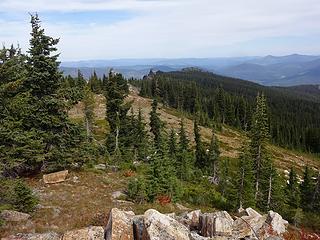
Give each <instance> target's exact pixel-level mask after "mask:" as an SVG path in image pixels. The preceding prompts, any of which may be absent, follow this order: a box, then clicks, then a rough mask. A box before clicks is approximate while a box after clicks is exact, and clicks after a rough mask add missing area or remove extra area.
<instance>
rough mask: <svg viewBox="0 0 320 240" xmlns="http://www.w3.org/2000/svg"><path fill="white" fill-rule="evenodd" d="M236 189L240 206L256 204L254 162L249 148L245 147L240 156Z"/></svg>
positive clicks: (245, 206)
mask: <svg viewBox="0 0 320 240" xmlns="http://www.w3.org/2000/svg"><path fill="white" fill-rule="evenodd" d="M237 173H238V174H237V176H238V177H237V178H236V179H235V180H236V183H235V185H236V190H237V193H238V194H237V197H238V200H237V204H238V207H239V208H242V207H243V208H247V207H254V206H255V199H254V175H253V163H252V159H251V155H250V154H249V152H248V150H247V149H244V151H243V153H242V154H241V155H240V158H239V166H238V172H237Z"/></svg>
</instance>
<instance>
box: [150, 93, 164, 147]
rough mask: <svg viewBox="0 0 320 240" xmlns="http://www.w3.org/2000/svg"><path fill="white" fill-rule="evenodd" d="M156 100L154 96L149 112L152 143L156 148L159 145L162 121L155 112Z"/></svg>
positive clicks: (156, 107)
mask: <svg viewBox="0 0 320 240" xmlns="http://www.w3.org/2000/svg"><path fill="white" fill-rule="evenodd" d="M157 109H158V100H157V99H156V98H155V99H153V102H152V110H151V112H150V131H151V133H152V134H153V139H154V145H155V146H156V147H157V148H160V147H161V128H162V122H161V120H160V117H159V114H158V113H157Z"/></svg>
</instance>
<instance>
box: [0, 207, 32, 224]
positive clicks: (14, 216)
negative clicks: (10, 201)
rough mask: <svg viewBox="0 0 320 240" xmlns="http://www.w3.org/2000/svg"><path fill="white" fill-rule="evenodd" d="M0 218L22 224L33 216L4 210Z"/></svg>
mask: <svg viewBox="0 0 320 240" xmlns="http://www.w3.org/2000/svg"><path fill="white" fill-rule="evenodd" d="M0 218H1V219H3V220H4V221H7V222H22V221H27V220H28V219H30V218H31V216H30V215H29V214H27V213H22V212H17V211H11V210H3V211H2V212H1V213H0Z"/></svg>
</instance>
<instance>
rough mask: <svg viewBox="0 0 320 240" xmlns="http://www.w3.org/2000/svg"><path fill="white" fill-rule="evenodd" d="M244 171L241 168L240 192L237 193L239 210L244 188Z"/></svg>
mask: <svg viewBox="0 0 320 240" xmlns="http://www.w3.org/2000/svg"><path fill="white" fill-rule="evenodd" d="M243 185H244V169H243V168H242V174H241V185H240V191H239V209H241V208H242V203H243V202H242V193H243V188H244V186H243Z"/></svg>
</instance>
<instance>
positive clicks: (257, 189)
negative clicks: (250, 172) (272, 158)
mask: <svg viewBox="0 0 320 240" xmlns="http://www.w3.org/2000/svg"><path fill="white" fill-rule="evenodd" d="M260 167H261V144H259V148H258V156H257V174H256V192H255V196H254V198H255V200H256V201H257V200H258V194H259V181H260Z"/></svg>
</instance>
